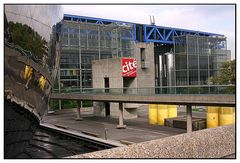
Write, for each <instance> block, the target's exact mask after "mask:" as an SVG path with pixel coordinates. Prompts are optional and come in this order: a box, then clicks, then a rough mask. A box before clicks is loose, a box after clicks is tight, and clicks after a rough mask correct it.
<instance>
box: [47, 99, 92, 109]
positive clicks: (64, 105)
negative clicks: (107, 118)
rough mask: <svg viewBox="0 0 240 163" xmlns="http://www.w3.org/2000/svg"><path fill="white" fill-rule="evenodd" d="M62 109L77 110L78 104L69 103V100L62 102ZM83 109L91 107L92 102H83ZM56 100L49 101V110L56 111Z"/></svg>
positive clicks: (57, 105)
mask: <svg viewBox="0 0 240 163" xmlns="http://www.w3.org/2000/svg"><path fill="white" fill-rule="evenodd" d="M61 103H62V109H71V108H77V107H78V103H77V101H71V100H62V101H61ZM82 105H83V107H92V106H93V102H92V101H83V102H82ZM58 107H59V103H58V100H50V108H51V110H58V109H59V108H58Z"/></svg>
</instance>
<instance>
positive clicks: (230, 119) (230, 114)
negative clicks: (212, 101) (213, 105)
mask: <svg viewBox="0 0 240 163" xmlns="http://www.w3.org/2000/svg"><path fill="white" fill-rule="evenodd" d="M229 124H234V108H233V107H221V108H220V109H219V125H220V126H224V125H229Z"/></svg>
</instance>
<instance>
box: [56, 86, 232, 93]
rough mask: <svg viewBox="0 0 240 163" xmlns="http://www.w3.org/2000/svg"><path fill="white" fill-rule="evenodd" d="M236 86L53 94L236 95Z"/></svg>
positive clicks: (81, 90)
mask: <svg viewBox="0 0 240 163" xmlns="http://www.w3.org/2000/svg"><path fill="white" fill-rule="evenodd" d="M235 92H236V86H235V85H194V86H164V87H141V88H126V87H124V88H79V87H75V88H69V87H68V88H61V89H60V90H59V89H54V90H53V93H80V94H102V93H104V94H107V93H108V94H138V95H154V94H235Z"/></svg>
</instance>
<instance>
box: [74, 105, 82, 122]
mask: <svg viewBox="0 0 240 163" xmlns="http://www.w3.org/2000/svg"><path fill="white" fill-rule="evenodd" d="M81 103H82V102H81V101H77V104H78V105H77V118H76V119H75V120H76V121H82V120H83V118H82V116H81V107H82V105H81Z"/></svg>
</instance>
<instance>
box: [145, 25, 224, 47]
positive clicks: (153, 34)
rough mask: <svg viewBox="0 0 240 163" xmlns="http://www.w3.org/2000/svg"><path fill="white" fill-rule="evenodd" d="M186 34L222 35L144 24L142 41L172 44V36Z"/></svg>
mask: <svg viewBox="0 0 240 163" xmlns="http://www.w3.org/2000/svg"><path fill="white" fill-rule="evenodd" d="M186 34H190V35H198V36H224V35H220V34H215V33H207V32H200V31H193V30H186V29H178V28H169V27H162V26H153V25H144V42H157V43H166V44H173V43H174V40H173V36H182V35H186Z"/></svg>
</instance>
